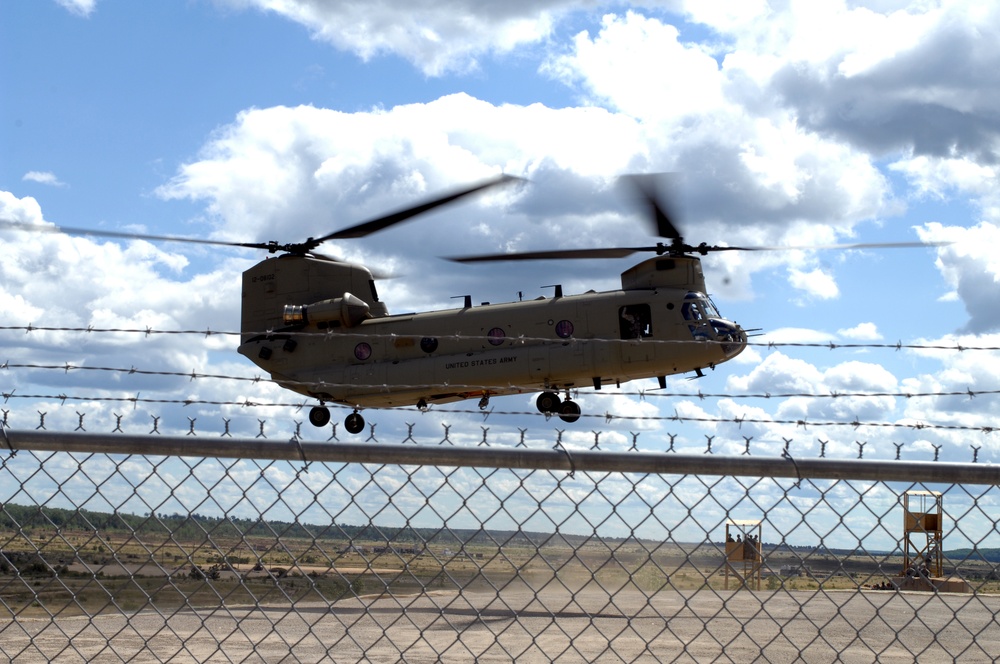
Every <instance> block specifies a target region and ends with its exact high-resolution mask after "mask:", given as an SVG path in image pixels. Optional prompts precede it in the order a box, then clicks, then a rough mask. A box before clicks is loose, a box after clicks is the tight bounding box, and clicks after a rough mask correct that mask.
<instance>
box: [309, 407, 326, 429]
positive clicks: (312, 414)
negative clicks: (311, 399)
mask: <svg viewBox="0 0 1000 664" xmlns="http://www.w3.org/2000/svg"><path fill="white" fill-rule="evenodd" d="M329 423H330V409H329V408H327V407H326V406H313V408H312V409H311V410H310V411H309V424H311V425H313V426H314V427H325V426H326V425H327V424H329Z"/></svg>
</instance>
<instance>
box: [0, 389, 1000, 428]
mask: <svg viewBox="0 0 1000 664" xmlns="http://www.w3.org/2000/svg"><path fill="white" fill-rule="evenodd" d="M3 399H4V403H7V402H8V401H9V400H10V399H34V400H43V401H57V402H60V403H63V404H65V402H67V401H73V402H97V403H131V404H133V406H134V405H137V404H140V403H142V404H166V405H178V406H185V407H186V406H199V405H205V406H234V407H240V408H293V409H296V410H301V409H303V408H306V407H307V406H308V404H307V403H306V402H304V401H302V402H268V401H254V400H252V399H244V400H242V401H215V400H208V399H204V400H203V399H193V398H190V399H154V398H148V397H141V396H139V395H136V396H128V397H110V396H73V395H67V394H48V395H46V394H16V393H6V394H3ZM329 405H331V406H335V407H338V408H343V409H346V410H352V407H350V406H343V405H339V404H329ZM372 410H385V411H404V412H412V411H413V406H383V407H378V408H374V409H372ZM433 411H434V412H436V413H443V414H453V415H457V414H461V415H476V416H480V417H491V416H494V415H496V416H517V417H525V416H530V417H544V418H545V419H550V418H551V417H552V416H553V415H556V414H553V413H541V412H539V411H537V410H497V409H495V408H491V409H489V410H482V409H472V408H450V407H447V406H442V405H435V406H433ZM579 417H580V418H589V419H592V420H603V421H604V422H605V423H607V424H609V423H611V422H614V421H627V422H677V423H691V422H694V423H702V424H735V425H736V426H737V427H738V428H742V426H743V425H744V424H761V425H792V426H795V427H798V428H802V429H808V428H809V427H850V428H852V429H860V428H862V427H872V428H883V429H908V430H913V431H923V430H938V431H975V432H979V433H986V434H989V433H993V432H994V431H996V430H997V429H998V428H1000V427H994V426H989V425H966V424H934V423H929V422H872V421H864V420H861V419H860V418H857V417H856V418H855V419H853V420H850V421H846V420H827V421H811V420H809V419H808V418H797V419H768V418H755V417H747V416H740V417H713V416H692V415H681V414H679V413H678V412H677V411H676V410H675V411H674V413H673V414H672V415H623V414H619V413H612V412H610V411H605V412H603V413H581V414H580V416H579Z"/></svg>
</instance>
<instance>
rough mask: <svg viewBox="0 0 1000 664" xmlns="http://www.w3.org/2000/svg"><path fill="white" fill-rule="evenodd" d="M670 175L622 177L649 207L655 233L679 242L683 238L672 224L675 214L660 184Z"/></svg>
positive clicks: (652, 174)
mask: <svg viewBox="0 0 1000 664" xmlns="http://www.w3.org/2000/svg"><path fill="white" fill-rule="evenodd" d="M670 175H671V174H670V173H648V174H634V175H625V176H622V179H623V180H625V181H626V182H629V183H630V184H631V185H632V187H633V188H634V189H635V191H636V193H638V194H639V196H640V197H641V198H642V199H643V201H644V202H645V203H646V204H647V205H649V207H650V208H651V210H652V213H653V215H652V216H653V224H654V226H655V229H656V234H657V235H659V236H660V237H664V238H668V239H670V240H674V241H676V242H681V241H682V239H683V238H682V237H681V233H680V231H679V230H677V227H676V226H675V225H674V221H675V220H676V216H677V215H676V213H675V211H673V210H672V209H671V208H670V205H669V202H668V201H667V200H666V199H665V198H664V195H663V188H662V186H661V185H662V184H663V183H664V182H665V181H666V180H667V178H669V177H670Z"/></svg>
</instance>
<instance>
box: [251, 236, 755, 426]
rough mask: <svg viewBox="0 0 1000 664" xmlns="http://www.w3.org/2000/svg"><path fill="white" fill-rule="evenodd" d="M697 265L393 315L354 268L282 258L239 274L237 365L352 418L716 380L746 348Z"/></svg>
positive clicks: (684, 262)
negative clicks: (599, 286) (632, 384)
mask: <svg viewBox="0 0 1000 664" xmlns="http://www.w3.org/2000/svg"><path fill="white" fill-rule="evenodd" d="M704 293H705V281H704V277H703V276H702V272H701V263H700V261H699V260H698V259H697V258H695V257H692V256H672V257H658V258H651V259H649V260H646V261H643V262H642V263H639V264H638V265H636V266H634V267H633V268H631V269H629V270H627V271H626V272H624V273H623V274H622V289H621V290H615V291H605V292H593V291H592V292H588V293H583V294H577V295H565V296H563V295H562V294H561V288H558V287H557V288H556V292H555V296H553V297H545V298H541V297H540V298H538V299H535V300H529V301H522V302H510V303H503V304H480V305H477V306H470V305H471V302H470V301H469V298H466V306H463V307H461V308H458V309H448V310H443V311H431V312H424V313H411V314H397V315H389V314H388V311H387V310H386V307H385V305H384V304H383V303H382V302H380V301H379V300H378V296H377V293H376V291H375V285H374V281H373V279H372V276H371V273H370V272H369V271H368V270H367V269H366V268H364V267H361V266H357V265H350V264H346V263H338V262H334V261H329V260H324V259H321V258H316V257H307V256H296V255H286V256H281V257H278V258H275V259H268V260H265V261H262V262H261V263H258V264H257V265H255V266H254V267H252V268H250V269H249V270H247V271H246V272H244V274H243V321H242V343H241V345H240V347H239V352H240V353H242V354H243V355H245V356H247V357H248V358H250V359H251V360H252V361H253V362H254V363H255V364H257V365H258V366H260V367H261V368H262V369H264V370H265V371H267V372H268V373H269V374H271V377H272V378H273V379H274V380H275V381H277V382H278V383H279V384H281V385H282V386H283V387H286V388H288V389H290V390H293V391H295V392H299V393H301V394H304V395H307V396H310V397H314V398H316V399H319V400H320V401H322V402H333V403H340V404H343V405H346V406H349V407H354V408H362V407H386V406H413V405H420V406H424V405H427V404H431V403H445V402H450V401H457V400H461V399H468V398H474V397H483V396H487V397H488V396H492V395H505V394H518V393H525V392H542V391H552V392H559V391H563V390H571V389H576V388H586V387H593V388H596V389H600V388H601V387H602V386H603V385H610V384H620V383H624V382H626V381H630V380H635V379H639V378H650V377H660V378H661V383H662V377H664V376H667V375H672V374H681V373H687V372H692V371H697V372H699V373H700V371H701V369H704V368H709V367H714V366H715V365H717V364H719V363H721V362H725V361H726V360H729V359H731V358H733V357H735V356H736V355H738V354H739V353H740V352H741V351H742V350H743V349H744V348H745V347H746V334H745V332H744V331H743V330H742V329H741V328H740V327H739V326H738V325H736V324H735V323H732V322H729V321H726V320H725V319H723V318H721V317H720V316H719V314H718V312H717V310H716V309H715V307H714V305H713V304H712V303H711V301H710V300H709V299H708V298H707V297H706V296H705V294H704Z"/></svg>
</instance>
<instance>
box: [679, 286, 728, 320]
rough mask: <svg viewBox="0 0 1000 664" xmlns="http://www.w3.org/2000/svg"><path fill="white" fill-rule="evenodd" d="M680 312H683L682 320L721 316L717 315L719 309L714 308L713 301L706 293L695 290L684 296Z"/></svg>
mask: <svg viewBox="0 0 1000 664" xmlns="http://www.w3.org/2000/svg"><path fill="white" fill-rule="evenodd" d="M681 312H682V313H683V314H684V320H706V319H709V318H722V316H720V315H719V310H718V309H716V308H715V303H713V302H712V300H710V299H709V297H708V296H707V295H705V294H704V293H699V292H697V291H691V292H690V293H688V294H687V295H685V296H684V304H683V305H682V307H681Z"/></svg>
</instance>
